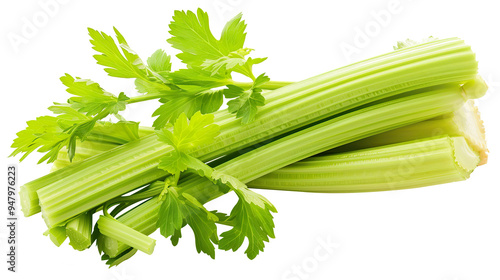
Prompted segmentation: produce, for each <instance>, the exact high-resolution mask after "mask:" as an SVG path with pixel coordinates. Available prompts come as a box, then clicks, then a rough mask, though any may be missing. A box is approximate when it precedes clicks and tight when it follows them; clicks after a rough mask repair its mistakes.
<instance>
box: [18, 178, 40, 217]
mask: <svg viewBox="0 0 500 280" xmlns="http://www.w3.org/2000/svg"><path fill="white" fill-rule="evenodd" d="M19 198H20V199H19V200H20V201H21V211H22V212H23V214H24V216H25V217H29V216H31V215H34V214H36V213H38V212H40V211H39V210H40V207H38V203H35V201H34V200H33V201H32V199H31V198H30V192H29V191H28V190H27V189H26V187H25V186H24V185H22V186H21V188H20V190H19Z"/></svg>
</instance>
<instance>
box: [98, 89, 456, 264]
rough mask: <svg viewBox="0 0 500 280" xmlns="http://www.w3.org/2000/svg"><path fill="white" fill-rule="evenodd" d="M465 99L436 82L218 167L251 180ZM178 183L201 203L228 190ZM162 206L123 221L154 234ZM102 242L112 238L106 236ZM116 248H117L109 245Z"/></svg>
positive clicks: (192, 181) (199, 182)
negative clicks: (428, 88) (411, 93)
mask: <svg viewBox="0 0 500 280" xmlns="http://www.w3.org/2000/svg"><path fill="white" fill-rule="evenodd" d="M464 102H465V100H464V95H463V93H462V90H461V88H460V87H459V86H456V85H455V86H447V87H437V88H435V89H432V90H428V91H425V92H419V93H415V94H413V95H409V96H406V97H403V98H399V99H394V100H390V101H387V102H384V103H380V104H377V105H374V106H369V107H367V108H364V109H361V110H356V111H353V112H351V113H348V114H345V115H342V116H340V117H337V118H333V119H330V120H328V121H325V122H322V123H319V124H317V125H314V126H312V127H309V128H307V129H304V130H301V131H298V132H296V133H294V134H292V135H289V136H286V137H284V138H281V139H279V140H276V141H273V142H271V143H269V144H267V145H264V146H262V147H259V148H257V149H255V150H252V151H250V152H248V153H246V154H243V155H241V156H238V157H236V158H234V159H232V160H230V161H228V162H225V163H223V164H221V165H219V166H217V167H216V169H217V170H219V171H221V172H223V173H225V174H230V175H231V176H234V177H236V178H238V179H239V180H240V181H242V182H244V183H247V182H250V181H252V180H255V179H257V178H259V177H262V176H263V175H265V174H268V173H271V172H273V171H275V170H278V169H280V168H282V167H284V166H287V165H289V164H292V163H294V162H297V161H299V160H302V159H304V158H307V157H310V156H312V155H315V154H318V153H321V152H323V151H326V150H329V149H332V148H334V147H338V146H340V145H342V144H346V143H349V142H351V141H353V140H357V139H361V138H365V137H368V136H371V135H374V134H376V133H381V132H384V131H388V130H391V129H394V128H397V127H402V126H404V125H409V124H411V123H416V122H418V121H422V120H425V119H430V118H433V117H436V116H439V115H443V114H446V113H451V112H453V111H454V110H456V109H458V108H460V107H461V106H463V104H464ZM179 186H180V187H181V188H180V189H181V190H183V191H186V192H187V193H189V194H190V195H193V196H195V197H196V199H197V200H198V201H200V202H201V203H205V202H207V201H209V200H212V199H214V198H216V197H218V196H220V195H222V194H224V192H227V190H220V189H216V190H213V188H214V187H213V185H212V183H211V182H209V181H207V180H206V179H204V178H201V177H197V176H190V177H189V178H187V179H186V180H182V181H181V182H180V184H179ZM159 206H160V203H159V202H158V199H157V198H152V199H151V200H149V201H147V202H145V203H143V204H141V205H140V206H139V207H137V208H135V209H132V210H131V211H129V212H127V213H126V214H124V215H122V216H121V217H119V218H118V220H119V221H120V222H122V223H124V224H126V225H127V226H129V227H132V228H134V229H136V230H138V231H141V232H143V233H144V234H146V235H148V234H151V233H152V232H153V231H154V230H155V229H156V221H157V219H158V209H159ZM135 222H136V223H135ZM104 239H106V238H104ZM103 242H104V243H113V241H106V240H105V241H103ZM113 248H117V249H116V250H110V249H113ZM125 249H127V246H124V245H123V244H117V245H116V246H113V247H108V248H106V249H105V250H104V252H105V253H106V254H107V255H109V256H111V257H112V256H116V255H118V254H119V253H121V252H122V251H123V250H125Z"/></svg>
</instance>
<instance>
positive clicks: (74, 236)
mask: <svg viewBox="0 0 500 280" xmlns="http://www.w3.org/2000/svg"><path fill="white" fill-rule="evenodd" d="M66 235H68V237H69V240H70V242H69V245H71V247H73V248H74V249H75V250H78V251H83V250H85V249H87V248H89V247H90V244H91V241H90V239H89V238H88V237H89V236H88V235H83V234H82V233H81V232H79V231H77V230H74V229H71V228H67V229H66Z"/></svg>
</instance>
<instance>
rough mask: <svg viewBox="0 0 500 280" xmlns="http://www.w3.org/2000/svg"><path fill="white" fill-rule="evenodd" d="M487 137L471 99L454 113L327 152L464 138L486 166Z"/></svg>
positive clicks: (481, 163)
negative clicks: (413, 141)
mask: <svg viewBox="0 0 500 280" xmlns="http://www.w3.org/2000/svg"><path fill="white" fill-rule="evenodd" d="M484 134H485V133H484V126H483V121H482V120H481V118H480V116H479V113H478V110H477V107H476V106H474V101H473V100H469V101H467V102H466V103H465V105H464V106H463V107H461V108H460V109H458V110H456V111H454V112H453V113H451V114H446V115H443V116H439V117H437V118H434V119H431V120H426V121H423V122H419V123H416V124H413V125H408V126H405V127H401V128H398V129H394V130H391V131H388V132H384V133H380V134H377V135H374V136H371V137H367V138H364V139H361V140H358V141H355V142H352V143H349V144H347V145H343V146H341V147H338V148H336V149H332V150H331V151H328V152H327V153H328V154H332V153H340V152H346V151H355V150H360V149H365V148H372V147H378V146H383V145H389V144H394V143H400V142H405V141H410V140H416V139H421V138H426V137H434V136H439V135H449V136H463V137H464V138H465V139H466V140H467V142H468V143H469V144H470V145H471V147H472V148H473V149H474V150H475V151H477V152H479V154H480V157H481V162H480V164H479V165H483V164H485V163H486V162H487V159H488V155H487V152H488V148H487V147H486V138H485V135H484Z"/></svg>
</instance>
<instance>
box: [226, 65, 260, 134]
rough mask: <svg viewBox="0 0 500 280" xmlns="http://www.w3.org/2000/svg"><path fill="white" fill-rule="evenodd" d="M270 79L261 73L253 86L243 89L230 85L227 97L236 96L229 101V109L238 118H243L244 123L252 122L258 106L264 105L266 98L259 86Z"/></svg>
mask: <svg viewBox="0 0 500 280" xmlns="http://www.w3.org/2000/svg"><path fill="white" fill-rule="evenodd" d="M268 81H269V78H268V77H267V76H266V75H264V74H261V75H260V76H259V77H257V78H256V79H255V82H254V84H253V86H252V88H250V89H248V90H243V89H242V88H239V87H236V86H228V89H229V90H228V91H226V97H235V96H237V97H236V98H234V99H232V100H230V101H228V102H227V106H228V110H229V112H231V113H233V114H234V113H236V117H237V118H241V122H242V123H243V124H247V123H250V122H252V121H253V120H254V119H255V115H256V114H257V107H258V106H264V104H265V101H266V100H265V98H264V96H262V89H261V88H259V86H261V85H262V84H264V83H266V82H268Z"/></svg>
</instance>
